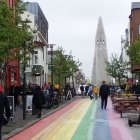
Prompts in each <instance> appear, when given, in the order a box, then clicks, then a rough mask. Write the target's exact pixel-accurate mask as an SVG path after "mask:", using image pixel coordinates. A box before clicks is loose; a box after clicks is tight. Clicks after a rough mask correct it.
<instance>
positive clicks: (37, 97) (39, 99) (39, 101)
mask: <svg viewBox="0 0 140 140" xmlns="http://www.w3.org/2000/svg"><path fill="white" fill-rule="evenodd" d="M44 104H45V96H44V94H43V92H42V90H41V87H40V86H37V87H36V89H35V93H34V94H33V105H34V106H35V112H36V113H37V117H38V118H41V110H42V108H43V105H44Z"/></svg>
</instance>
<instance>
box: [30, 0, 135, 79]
mask: <svg viewBox="0 0 140 140" xmlns="http://www.w3.org/2000/svg"><path fill="white" fill-rule="evenodd" d="M32 1H37V2H38V3H39V5H40V7H41V8H42V10H43V12H44V14H45V16H46V18H47V20H48V22H49V43H55V44H56V46H55V47H56V48H57V46H62V48H63V49H64V50H66V53H68V54H69V53H70V51H72V55H73V56H75V58H74V59H75V60H78V59H79V60H80V62H82V66H81V67H80V68H81V69H82V70H83V72H84V73H85V76H86V77H88V78H91V73H92V66H93V58H94V48H95V33H96V29H97V24H98V19H99V17H100V16H101V17H102V20H103V25H104V30H105V34H106V39H107V49H108V57H110V55H111V54H114V53H117V54H118V55H119V54H120V51H121V36H122V35H124V34H125V29H126V28H128V22H129V18H128V17H129V15H130V13H131V2H135V1H136V0H135V1H132V0H32Z"/></svg>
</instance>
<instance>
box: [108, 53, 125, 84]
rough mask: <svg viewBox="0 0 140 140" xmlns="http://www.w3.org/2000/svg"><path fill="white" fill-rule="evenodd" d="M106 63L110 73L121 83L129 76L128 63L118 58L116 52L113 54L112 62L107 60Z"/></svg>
mask: <svg viewBox="0 0 140 140" xmlns="http://www.w3.org/2000/svg"><path fill="white" fill-rule="evenodd" d="M106 64H107V66H106V71H107V73H108V75H110V76H111V77H113V78H114V79H115V80H116V81H118V83H119V84H121V80H122V79H124V78H127V70H128V69H127V63H126V62H123V61H122V59H121V58H118V57H117V55H116V54H115V55H113V54H112V56H111V59H110V62H109V61H106Z"/></svg>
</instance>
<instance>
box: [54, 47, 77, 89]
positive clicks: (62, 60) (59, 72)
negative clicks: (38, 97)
mask: <svg viewBox="0 0 140 140" xmlns="http://www.w3.org/2000/svg"><path fill="white" fill-rule="evenodd" d="M64 53H65V51H64V50H63V49H62V47H60V48H58V49H57V50H55V51H54V54H53V62H52V65H53V74H54V81H55V82H56V83H58V84H59V85H61V87H64V86H65V84H66V79H67V78H69V77H71V76H73V73H74V72H76V71H77V70H78V67H79V62H76V61H74V60H73V56H72V54H71V52H70V54H68V55H65V54H64Z"/></svg>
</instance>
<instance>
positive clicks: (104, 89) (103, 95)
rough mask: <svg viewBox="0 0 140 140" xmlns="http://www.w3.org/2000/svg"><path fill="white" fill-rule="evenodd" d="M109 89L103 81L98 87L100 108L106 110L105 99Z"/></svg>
mask: <svg viewBox="0 0 140 140" xmlns="http://www.w3.org/2000/svg"><path fill="white" fill-rule="evenodd" d="M109 92H110V89H109V86H108V85H107V84H106V82H105V81H103V82H102V85H101V86H100V90H99V95H100V97H101V108H102V109H103V108H104V109H106V107H107V99H108V95H109Z"/></svg>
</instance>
